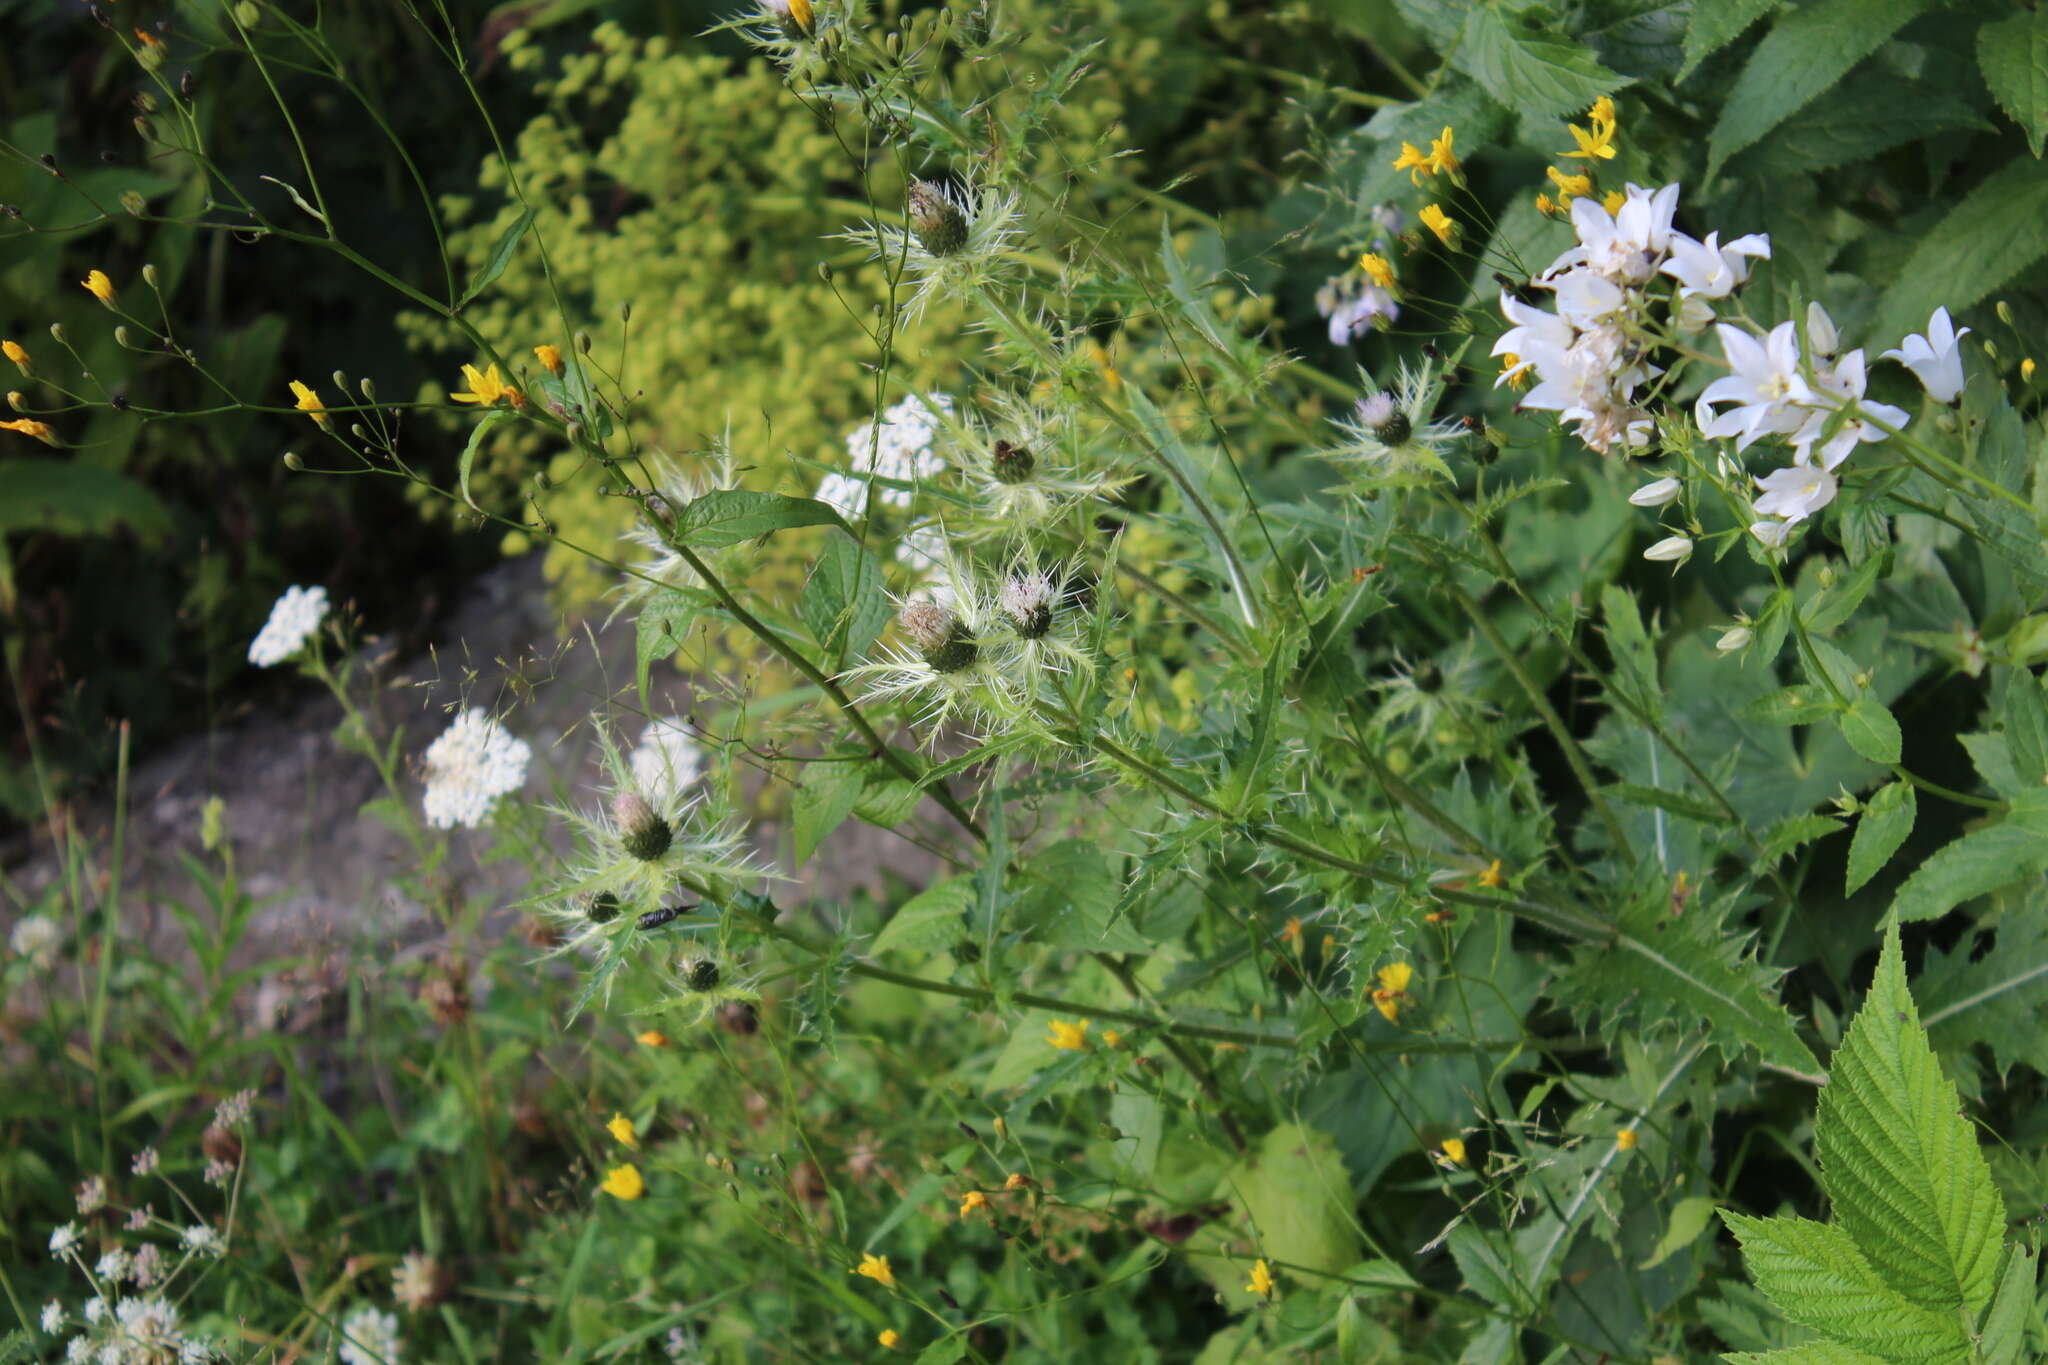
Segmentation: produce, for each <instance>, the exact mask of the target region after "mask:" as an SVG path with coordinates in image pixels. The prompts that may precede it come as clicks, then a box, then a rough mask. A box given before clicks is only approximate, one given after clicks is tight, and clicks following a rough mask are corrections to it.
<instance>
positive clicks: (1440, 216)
mask: <svg viewBox="0 0 2048 1365" xmlns="http://www.w3.org/2000/svg"><path fill="white" fill-rule="evenodd" d="M1417 216H1418V217H1420V218H1421V219H1422V225H1423V226H1424V227H1426V228H1428V229H1429V230H1430V231H1431V232H1434V233H1435V234H1436V239H1437V240H1438V241H1439V242H1442V243H1443V244H1444V245H1445V246H1451V245H1453V240H1452V239H1454V238H1455V237H1456V236H1457V235H1458V225H1457V223H1456V222H1454V221H1453V220H1452V218H1451V215H1450V214H1448V213H1445V212H1444V207H1443V205H1442V204H1431V205H1430V206H1429V207H1428V208H1426V209H1424V210H1423V211H1422V212H1421V213H1420V214H1418V215H1417Z"/></svg>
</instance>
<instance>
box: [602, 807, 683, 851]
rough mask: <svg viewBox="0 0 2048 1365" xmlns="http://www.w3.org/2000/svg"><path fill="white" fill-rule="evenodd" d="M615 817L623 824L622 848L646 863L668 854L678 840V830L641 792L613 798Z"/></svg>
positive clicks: (620, 827) (620, 825) (621, 831)
mask: <svg viewBox="0 0 2048 1365" xmlns="http://www.w3.org/2000/svg"><path fill="white" fill-rule="evenodd" d="M612 818H613V819H615V820H617V821H618V823H619V845H620V847H622V848H624V849H625V850H626V852H627V853H629V854H631V855H632V856H633V857H635V858H638V859H639V860H640V861H641V862H643V863H651V862H653V861H654V860H655V859H657V858H659V857H660V856H661V855H662V854H664V853H666V852H668V848H669V845H670V844H671V843H673V842H674V841H675V830H674V828H673V827H672V826H671V825H670V824H669V822H668V821H666V820H664V819H662V818H661V816H660V815H659V814H657V813H656V811H655V809H654V807H653V806H651V805H649V804H648V801H647V798H646V797H644V796H642V795H641V794H640V793H639V792H636V791H623V792H620V793H619V794H618V795H617V796H615V797H613V798H612Z"/></svg>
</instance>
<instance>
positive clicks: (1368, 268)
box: [1358, 251, 1394, 289]
mask: <svg viewBox="0 0 2048 1365" xmlns="http://www.w3.org/2000/svg"><path fill="white" fill-rule="evenodd" d="M1358 268H1359V269H1360V270H1363V271H1364V272H1365V277H1366V278H1367V279H1369V280H1371V281H1372V282H1373V283H1374V284H1376V285H1378V286H1379V287H1380V288H1382V289H1392V288H1393V287H1394V267H1393V266H1391V265H1389V264H1388V263H1387V258H1386V257H1384V256H1382V255H1380V254H1379V253H1378V252H1377V251H1368V252H1366V253H1365V254H1364V255H1363V256H1360V257H1359V258H1358Z"/></svg>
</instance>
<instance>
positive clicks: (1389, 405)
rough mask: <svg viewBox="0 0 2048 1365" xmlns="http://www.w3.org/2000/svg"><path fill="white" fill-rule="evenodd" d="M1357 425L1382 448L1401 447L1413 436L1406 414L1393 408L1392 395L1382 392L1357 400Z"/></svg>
mask: <svg viewBox="0 0 2048 1365" xmlns="http://www.w3.org/2000/svg"><path fill="white" fill-rule="evenodd" d="M1358 423H1359V425H1360V426H1362V427H1365V428H1366V429H1367V430H1369V431H1370V432H1372V435H1373V439H1374V440H1376V441H1378V442H1379V443H1380V444H1381V445H1384V446H1398V445H1402V444H1404V443H1406V441H1407V440H1408V438H1409V437H1410V436H1411V435H1413V434H1414V427H1413V425H1411V424H1410V422H1409V421H1408V414H1407V413H1405V412H1403V411H1401V409H1400V408H1399V407H1397V406H1395V404H1394V395H1392V394H1391V393H1387V392H1385V391H1384V390H1382V391H1381V392H1379V393H1376V394H1373V395H1371V396H1370V397H1366V398H1361V399H1359V400H1358Z"/></svg>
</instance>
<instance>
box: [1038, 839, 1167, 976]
mask: <svg viewBox="0 0 2048 1365" xmlns="http://www.w3.org/2000/svg"><path fill="white" fill-rule="evenodd" d="M1025 866H1026V868H1027V869H1028V871H1029V873H1030V876H1031V878H1032V880H1033V881H1035V882H1036V883H1037V887H1036V888H1035V890H1034V891H1033V893H1032V895H1031V906H1030V913H1029V918H1028V922H1029V924H1030V927H1031V929H1032V931H1033V933H1034V934H1035V935H1036V936H1037V937H1038V938H1040V939H1043V940H1044V941H1045V942H1047V943H1049V944H1051V945H1053V946H1054V947H1056V948H1081V949H1086V950H1088V951H1091V952H1105V951H1107V952H1118V953H1149V952H1151V951H1153V948H1154V946H1155V945H1154V944H1153V943H1152V941H1151V940H1150V939H1147V938H1146V937H1145V936H1144V935H1143V934H1140V933H1138V932H1137V931H1136V930H1134V929H1133V928H1132V927H1131V926H1130V923H1129V922H1128V921H1126V920H1119V919H1117V918H1115V912H1116V907H1117V900H1118V897H1119V896H1120V895H1121V894H1122V892H1123V883H1122V882H1121V881H1120V880H1119V879H1118V877H1117V874H1116V871H1115V869H1113V868H1112V867H1111V866H1110V864H1109V859H1108V858H1107V857H1106V856H1105V855H1104V854H1103V851H1102V850H1101V849H1100V848H1098V847H1097V846H1096V845H1094V844H1092V843H1089V842H1087V841H1085V840H1081V839H1065V840H1062V841H1061V842H1059V843H1057V844H1054V845H1052V846H1051V847H1050V848H1047V849H1044V850H1042V851H1040V852H1038V853H1034V854H1032V855H1030V857H1029V858H1028V859H1027V860H1026V863H1025Z"/></svg>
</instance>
